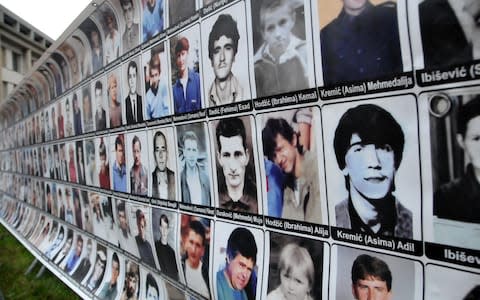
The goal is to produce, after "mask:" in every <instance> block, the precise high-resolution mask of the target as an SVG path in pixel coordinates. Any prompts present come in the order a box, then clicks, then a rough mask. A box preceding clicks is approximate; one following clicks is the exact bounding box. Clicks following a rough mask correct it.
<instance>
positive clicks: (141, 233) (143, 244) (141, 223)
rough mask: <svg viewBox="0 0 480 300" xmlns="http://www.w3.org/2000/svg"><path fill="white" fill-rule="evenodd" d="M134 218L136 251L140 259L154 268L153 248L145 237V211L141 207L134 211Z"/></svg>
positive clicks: (146, 225) (146, 226)
mask: <svg viewBox="0 0 480 300" xmlns="http://www.w3.org/2000/svg"><path fill="white" fill-rule="evenodd" d="M135 218H136V220H137V233H138V234H137V235H136V236H135V241H136V242H137V247H138V253H139V254H140V261H141V262H143V263H145V264H147V265H149V266H150V267H152V268H154V269H155V268H156V264H155V259H154V258H153V250H152V246H151V244H150V242H149V241H148V239H147V228H148V224H147V217H146V216H145V212H143V211H142V210H141V209H137V210H136V211H135Z"/></svg>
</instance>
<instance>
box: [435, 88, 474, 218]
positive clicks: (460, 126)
mask: <svg viewBox="0 0 480 300" xmlns="http://www.w3.org/2000/svg"><path fill="white" fill-rule="evenodd" d="M452 98H457V97H452ZM457 99H458V100H459V101H456V104H457V107H458V110H457V113H456V114H454V113H451V114H450V118H452V119H455V120H456V125H457V126H456V128H457V131H456V132H442V130H441V129H440V128H439V129H437V130H438V131H437V132H436V133H437V135H436V136H433V137H432V138H431V139H432V143H433V145H432V148H433V147H438V149H439V151H438V150H437V151H438V152H443V153H452V154H453V153H455V152H453V151H452V152H449V151H442V149H446V148H447V147H449V146H450V147H453V148H454V149H457V150H459V151H460V154H459V157H455V156H454V157H448V158H447V157H446V155H445V154H443V155H444V156H445V158H444V159H443V158H442V160H439V161H436V162H434V164H433V166H434V167H435V166H436V168H433V170H438V171H437V172H436V173H437V174H435V175H434V176H435V177H436V178H438V179H437V180H436V181H434V182H439V183H441V184H440V185H438V186H437V187H436V190H435V191H434V195H433V215H435V216H437V217H438V218H441V219H447V220H452V221H460V222H466V223H470V224H480V215H479V214H478V213H477V212H478V211H479V210H478V209H480V203H479V201H478V199H480V141H479V137H480V95H461V96H459V97H458V98H457ZM460 99H461V101H460ZM467 100H468V102H467ZM461 102H462V104H460V103H461ZM430 119H431V120H432V118H430ZM443 120H444V119H442V118H438V119H437V118H435V121H431V124H432V125H431V126H432V127H433V125H434V124H436V122H439V123H440V122H442V121H443ZM444 122H446V120H445V121H444ZM444 134H445V135H451V136H452V141H453V142H452V144H453V145H448V144H446V143H445V145H438V142H436V141H437V136H440V135H444ZM432 152H433V151H432ZM439 155H442V154H440V153H439ZM439 158H440V157H439ZM447 161H452V162H453V165H452V166H451V167H452V168H453V170H449V169H447V167H446V166H445V165H446V162H447ZM442 165H443V166H442ZM448 171H449V172H448ZM445 173H447V174H449V175H450V176H446V175H445ZM452 174H458V177H456V178H455V177H454V176H453V175H452ZM435 177H434V178H435Z"/></svg>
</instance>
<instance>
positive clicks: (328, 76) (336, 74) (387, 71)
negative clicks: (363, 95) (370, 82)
mask: <svg viewBox="0 0 480 300" xmlns="http://www.w3.org/2000/svg"><path fill="white" fill-rule="evenodd" d="M342 1H343V6H342V8H341V10H340V12H339V14H338V16H337V17H336V18H334V19H333V20H332V21H331V22H330V23H328V24H327V25H326V26H325V27H323V28H322V29H321V31H320V46H321V51H322V70H323V81H324V85H325V86H329V85H335V84H342V83H347V82H351V81H361V80H367V79H374V78H379V77H382V76H393V75H395V74H398V73H401V72H403V61H402V53H401V45H400V37H399V28H398V20H397V5H396V3H395V2H392V1H385V2H383V3H380V4H377V5H374V4H372V3H371V1H370V0H361V1H358V0H342ZM330 5H333V4H330ZM325 8H327V6H326V5H325ZM329 17H330V16H329Z"/></svg>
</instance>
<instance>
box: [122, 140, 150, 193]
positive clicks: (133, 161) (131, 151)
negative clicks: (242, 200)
mask: <svg viewBox="0 0 480 300" xmlns="http://www.w3.org/2000/svg"><path fill="white" fill-rule="evenodd" d="M126 137H127V138H126V142H125V149H126V153H127V162H128V164H127V176H128V179H127V184H129V185H130V193H131V194H133V195H138V196H147V194H148V176H149V172H150V171H149V165H150V164H149V160H148V142H147V134H146V132H145V131H134V132H129V133H128V134H127V136H126Z"/></svg>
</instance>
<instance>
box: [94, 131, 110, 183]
mask: <svg viewBox="0 0 480 300" xmlns="http://www.w3.org/2000/svg"><path fill="white" fill-rule="evenodd" d="M106 138H107V137H106V136H104V137H99V138H98V139H97V145H98V146H97V148H98V151H97V153H98V158H97V161H98V164H97V166H98V170H97V172H98V175H97V176H98V183H99V185H100V187H101V188H102V189H106V190H109V189H110V167H109V163H108V158H107V152H108V151H107V145H108V144H107V145H106V142H107V141H105V139H106Z"/></svg>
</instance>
